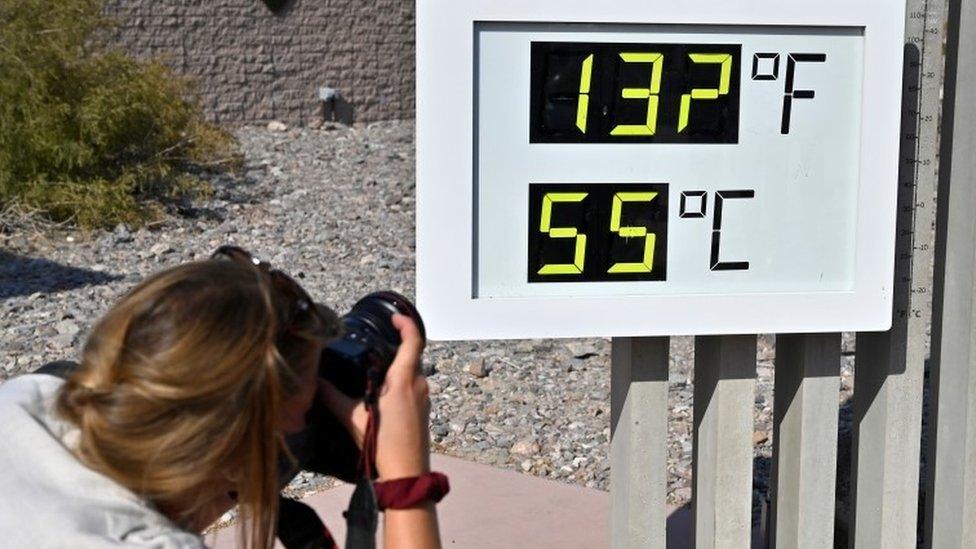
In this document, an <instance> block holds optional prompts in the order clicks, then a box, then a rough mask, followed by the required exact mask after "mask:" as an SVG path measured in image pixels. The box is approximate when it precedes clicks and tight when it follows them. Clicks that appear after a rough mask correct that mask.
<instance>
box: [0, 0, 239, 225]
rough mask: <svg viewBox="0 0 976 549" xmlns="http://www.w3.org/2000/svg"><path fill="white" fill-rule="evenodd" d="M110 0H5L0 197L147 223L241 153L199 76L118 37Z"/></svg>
mask: <svg viewBox="0 0 976 549" xmlns="http://www.w3.org/2000/svg"><path fill="white" fill-rule="evenodd" d="M110 30H111V29H110V24H109V22H108V21H107V20H106V19H105V18H104V17H102V15H101V0H0V208H2V207H3V206H4V205H6V204H10V203H19V204H22V205H24V206H26V207H28V208H30V209H32V210H37V211H40V212H42V213H43V215H46V216H48V217H50V218H51V219H54V220H58V221H62V220H70V221H72V222H74V223H76V224H78V225H80V226H83V227H94V226H111V225H114V224H116V223H119V222H126V223H130V224H139V223H141V222H144V221H146V220H147V219H151V218H153V217H155V216H156V215H158V213H159V212H160V211H161V204H163V203H164V202H165V201H167V200H175V199H178V198H181V197H186V196H187V195H188V194H192V193H199V192H205V191H206V189H207V187H206V184H205V183H204V182H203V181H202V180H201V179H200V178H199V177H198V176H197V175H195V174H197V173H200V172H201V170H206V169H219V168H222V167H225V166H227V165H229V164H230V163H231V162H233V161H234V160H235V159H236V158H237V153H236V151H237V145H236V143H235V142H234V139H233V137H232V136H230V134H228V133H227V132H225V131H223V130H221V129H219V128H217V127H216V126H214V125H212V124H210V123H208V122H206V121H204V119H203V118H202V115H201V112H200V109H199V106H198V105H197V103H196V102H195V100H194V99H193V93H192V92H193V89H192V85H191V82H190V81H189V80H188V79H186V78H183V77H180V76H177V75H175V74H174V73H173V72H172V71H171V70H169V69H168V68H167V67H166V66H165V65H163V64H162V63H160V62H157V61H140V60H136V59H133V58H130V57H128V56H127V55H125V54H124V53H122V52H121V51H119V50H118V49H116V48H113V47H112V46H110V45H109V41H108V40H107V38H106V37H108V36H109V35H110Z"/></svg>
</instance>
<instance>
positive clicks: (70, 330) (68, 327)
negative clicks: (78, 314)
mask: <svg viewBox="0 0 976 549" xmlns="http://www.w3.org/2000/svg"><path fill="white" fill-rule="evenodd" d="M54 330H55V331H56V332H58V334H60V335H68V336H74V335H75V334H77V333H78V332H79V331H80V328H78V325H77V324H75V323H74V322H73V321H71V320H62V321H61V322H58V323H57V324H55V325H54Z"/></svg>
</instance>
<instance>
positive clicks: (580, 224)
mask: <svg viewBox="0 0 976 549" xmlns="http://www.w3.org/2000/svg"><path fill="white" fill-rule="evenodd" d="M528 237H529V259H528V281H529V282H611V281H633V280H666V279H667V266H668V258H667V251H668V185H667V184H665V183H646V184H637V183H633V184H632V183H627V184H616V183H586V184H567V183H558V184H548V183H545V184H538V183H534V184H530V185H529V235H528Z"/></svg>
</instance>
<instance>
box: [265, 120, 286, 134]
mask: <svg viewBox="0 0 976 549" xmlns="http://www.w3.org/2000/svg"><path fill="white" fill-rule="evenodd" d="M287 130H288V126H287V125H286V124H285V123H284V122H279V121H278V120H272V121H271V122H268V131H269V132H283V131H287Z"/></svg>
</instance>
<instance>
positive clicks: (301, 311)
mask: <svg viewBox="0 0 976 549" xmlns="http://www.w3.org/2000/svg"><path fill="white" fill-rule="evenodd" d="M210 257H211V258H212V259H229V260H231V261H235V262H237V263H240V264H247V265H250V266H251V267H254V268H257V269H258V270H259V271H261V272H262V273H264V274H266V275H267V276H268V278H269V279H270V280H271V287H272V288H273V289H274V290H275V291H276V292H277V293H278V295H281V296H284V297H285V299H286V300H287V302H288V303H289V312H288V315H289V317H288V318H287V319H286V320H287V324H286V325H287V326H292V325H294V324H295V323H296V322H298V321H302V320H307V319H308V317H309V316H316V317H318V319H319V320H320V321H322V322H325V320H326V319H324V318H322V315H321V313H320V311H319V310H318V307H317V306H316V305H315V303H314V302H313V301H312V298H311V296H309V295H308V292H306V291H305V289H304V288H302V287H301V285H300V284H298V282H295V279H293V278H292V277H290V276H288V275H287V274H285V273H284V272H282V271H281V270H279V269H274V268H272V267H271V264H270V263H268V262H266V261H261V260H260V259H258V258H256V257H254V256H253V255H251V253H250V252H248V251H247V250H245V249H244V248H240V247H238V246H230V245H224V246H221V247H219V248H217V250H216V251H214V253H213V254H211V255H210Z"/></svg>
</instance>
